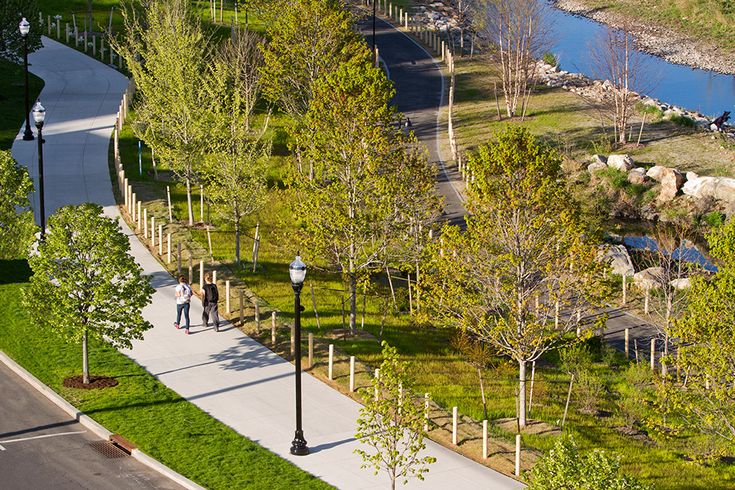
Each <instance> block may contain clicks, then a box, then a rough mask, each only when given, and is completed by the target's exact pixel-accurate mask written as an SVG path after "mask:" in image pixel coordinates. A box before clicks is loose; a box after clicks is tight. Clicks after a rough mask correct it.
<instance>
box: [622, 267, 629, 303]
mask: <svg viewBox="0 0 735 490" xmlns="http://www.w3.org/2000/svg"><path fill="white" fill-rule="evenodd" d="M627 277H628V276H626V275H625V274H623V306H625V303H626V302H627V299H628V279H627Z"/></svg>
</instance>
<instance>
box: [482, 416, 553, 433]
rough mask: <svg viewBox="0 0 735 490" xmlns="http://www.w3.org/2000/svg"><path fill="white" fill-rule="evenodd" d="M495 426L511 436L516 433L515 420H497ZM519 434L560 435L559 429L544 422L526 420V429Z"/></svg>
mask: <svg viewBox="0 0 735 490" xmlns="http://www.w3.org/2000/svg"><path fill="white" fill-rule="evenodd" d="M495 425H496V426H497V427H499V428H501V429H503V430H504V431H506V432H510V433H512V434H515V432H516V428H517V425H516V419H515V418H512V417H510V418H505V419H498V420H496V421H495ZM521 432H523V433H524V434H534V435H545V436H546V435H558V434H561V429H560V428H559V427H557V426H555V425H553V424H549V423H546V422H543V421H541V420H527V421H526V428H525V429H523V430H522V431H521Z"/></svg>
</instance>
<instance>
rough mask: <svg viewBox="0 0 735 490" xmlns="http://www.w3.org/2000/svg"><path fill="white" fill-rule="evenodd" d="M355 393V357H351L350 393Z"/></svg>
mask: <svg viewBox="0 0 735 490" xmlns="http://www.w3.org/2000/svg"><path fill="white" fill-rule="evenodd" d="M354 391H355V356H350V393H352V392H354Z"/></svg>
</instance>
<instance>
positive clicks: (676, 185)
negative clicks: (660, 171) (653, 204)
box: [658, 168, 684, 202]
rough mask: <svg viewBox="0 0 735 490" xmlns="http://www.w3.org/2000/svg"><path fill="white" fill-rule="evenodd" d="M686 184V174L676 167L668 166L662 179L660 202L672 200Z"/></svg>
mask: <svg viewBox="0 0 735 490" xmlns="http://www.w3.org/2000/svg"><path fill="white" fill-rule="evenodd" d="M683 185H684V176H683V175H681V172H679V171H678V170H676V169H674V168H667V169H666V172H664V176H663V178H662V179H661V190H660V192H659V194H658V200H659V202H669V201H672V200H673V199H674V198H675V197H676V195H677V194H678V193H679V189H681V187H682V186H683Z"/></svg>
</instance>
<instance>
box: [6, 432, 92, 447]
mask: <svg viewBox="0 0 735 490" xmlns="http://www.w3.org/2000/svg"><path fill="white" fill-rule="evenodd" d="M86 433H87V431H86V430H77V431H74V432H58V433H56V434H44V435H42V436H31V437H21V438H20V439H5V440H4V441H0V442H1V443H3V444H8V443H9V442H23V441H32V440H34V439H47V438H49V437H58V436H71V435H75V434H86ZM0 447H2V446H0ZM3 450H4V449H3Z"/></svg>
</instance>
